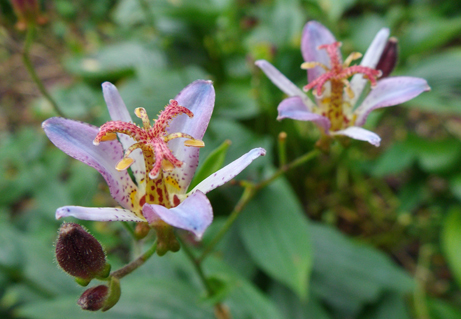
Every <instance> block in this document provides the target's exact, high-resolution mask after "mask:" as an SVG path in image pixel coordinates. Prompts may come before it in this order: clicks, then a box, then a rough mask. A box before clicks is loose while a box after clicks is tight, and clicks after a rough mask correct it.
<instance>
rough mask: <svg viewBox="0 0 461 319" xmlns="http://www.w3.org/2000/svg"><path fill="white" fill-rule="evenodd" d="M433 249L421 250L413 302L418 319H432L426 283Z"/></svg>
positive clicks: (425, 246) (422, 248)
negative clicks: (428, 306)
mask: <svg viewBox="0 0 461 319" xmlns="http://www.w3.org/2000/svg"><path fill="white" fill-rule="evenodd" d="M431 255H432V249H431V247H429V246H428V245H424V246H422V247H421V248H420V250H419V257H418V263H417V265H416V271H415V279H416V285H415V290H414V292H413V300H414V306H415V312H416V318H418V319H431V317H430V315H429V310H428V308H427V302H426V291H425V287H424V286H425V283H426V281H427V274H428V272H429V263H430V257H431Z"/></svg>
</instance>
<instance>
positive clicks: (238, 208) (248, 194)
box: [197, 184, 256, 263]
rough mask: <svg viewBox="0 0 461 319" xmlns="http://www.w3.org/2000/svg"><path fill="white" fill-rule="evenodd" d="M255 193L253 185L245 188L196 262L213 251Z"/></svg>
mask: <svg viewBox="0 0 461 319" xmlns="http://www.w3.org/2000/svg"><path fill="white" fill-rule="evenodd" d="M255 193H256V189H255V187H254V186H253V185H251V184H249V185H247V186H246V187H245V190H244V191H243V194H242V197H240V200H239V201H238V203H237V205H235V208H234V210H233V211H232V213H231V214H230V216H229V218H228V219H227V220H226V223H225V224H224V226H223V227H222V228H221V229H220V230H219V233H218V234H217V235H216V236H215V237H214V238H213V240H212V241H211V243H210V244H209V245H208V246H207V247H206V248H205V250H204V251H203V253H202V254H201V255H200V257H199V258H197V262H199V263H200V262H202V261H203V260H204V259H205V257H206V256H207V255H208V254H209V253H210V252H211V251H212V250H213V249H214V247H215V246H216V245H217V244H218V243H219V242H220V241H221V239H222V238H223V237H224V235H225V234H226V233H227V231H228V230H229V229H230V228H231V226H232V225H233V224H234V222H235V220H236V219H237V217H238V216H239V215H240V213H241V212H242V210H243V208H244V207H245V206H246V204H248V202H249V201H250V200H251V199H252V198H253V196H254V195H255Z"/></svg>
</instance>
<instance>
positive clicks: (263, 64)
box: [255, 60, 314, 110]
mask: <svg viewBox="0 0 461 319" xmlns="http://www.w3.org/2000/svg"><path fill="white" fill-rule="evenodd" d="M255 64H256V66H258V67H259V68H260V69H261V70H262V71H263V72H264V73H265V74H266V75H267V77H268V78H269V79H270V80H271V81H272V83H274V84H275V85H276V86H278V88H279V89H280V90H282V91H283V92H284V93H285V94H287V95H289V96H297V97H299V98H301V99H302V101H303V102H304V104H305V108H307V109H308V110H312V109H313V108H314V103H313V102H312V101H311V100H310V99H309V98H308V97H307V95H306V94H305V93H304V92H303V91H302V90H300V89H299V88H298V87H297V86H296V85H295V84H294V83H293V82H291V81H290V80H289V79H288V78H287V77H286V76H285V75H283V74H282V72H280V71H279V70H277V68H275V67H274V66H273V65H272V64H270V63H269V62H267V61H266V60H258V61H256V62H255Z"/></svg>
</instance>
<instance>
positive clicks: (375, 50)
mask: <svg viewBox="0 0 461 319" xmlns="http://www.w3.org/2000/svg"><path fill="white" fill-rule="evenodd" d="M387 38H389V29H387V28H382V29H381V30H380V31H379V32H378V33H377V34H376V36H375V38H374V39H373V41H372V42H371V44H370V46H369V47H368V49H367V52H365V55H364V56H363V58H362V61H361V62H360V65H362V66H367V67H369V68H372V69H374V68H375V67H376V65H377V64H378V62H379V59H380V58H381V54H382V53H383V50H384V48H385V47H386V43H387ZM367 81H368V80H367V79H365V78H364V77H363V75H362V74H355V75H354V76H353V77H352V79H351V88H352V90H353V91H354V97H353V98H352V99H351V101H350V105H352V106H354V105H355V103H357V100H358V98H359V97H360V95H361V94H362V91H363V88H364V87H365V85H366V83H367Z"/></svg>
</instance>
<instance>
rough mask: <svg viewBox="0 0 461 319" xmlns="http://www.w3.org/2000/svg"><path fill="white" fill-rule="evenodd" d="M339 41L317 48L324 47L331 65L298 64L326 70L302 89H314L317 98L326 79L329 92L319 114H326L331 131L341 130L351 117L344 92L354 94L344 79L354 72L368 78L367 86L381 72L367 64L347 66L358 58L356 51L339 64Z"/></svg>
mask: <svg viewBox="0 0 461 319" xmlns="http://www.w3.org/2000/svg"><path fill="white" fill-rule="evenodd" d="M340 46H341V42H334V43H332V44H324V45H321V46H319V47H318V49H319V50H321V49H325V50H326V51H327V54H328V56H329V57H330V64H331V68H329V67H327V66H326V65H324V64H322V63H320V62H304V63H303V64H302V65H301V68H303V69H312V68H315V67H316V66H320V67H321V68H322V69H324V70H325V71H326V72H325V73H323V74H322V75H320V76H319V77H318V78H316V79H315V80H314V81H312V82H311V83H308V84H307V85H306V86H305V87H304V90H305V91H309V90H311V89H314V88H315V91H314V94H315V95H316V96H317V97H321V96H322V94H323V92H324V91H325V83H327V82H330V84H331V87H330V95H329V96H326V97H324V98H323V100H322V102H324V103H325V104H327V105H328V107H327V110H326V111H325V113H323V114H322V115H324V116H326V117H328V119H329V120H330V122H331V127H330V130H331V131H337V130H341V129H343V128H345V127H347V126H349V125H350V121H351V119H350V118H349V117H348V116H347V115H346V114H345V112H344V105H345V104H346V103H347V102H344V94H343V92H344V91H346V94H347V96H348V98H349V99H352V98H353V97H354V92H353V90H352V89H351V86H350V83H349V81H348V78H350V77H351V76H352V75H354V74H356V73H361V74H363V76H364V77H365V78H366V79H368V80H369V81H370V83H371V86H372V87H374V86H375V85H376V81H377V77H379V76H380V75H381V71H379V70H375V69H372V68H369V67H365V66H361V65H353V66H350V64H351V62H352V61H354V60H357V59H359V58H361V57H362V54H360V53H358V52H353V53H351V54H350V55H349V56H348V57H347V59H346V60H345V61H344V63H341V56H340V53H339V47H340Z"/></svg>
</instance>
